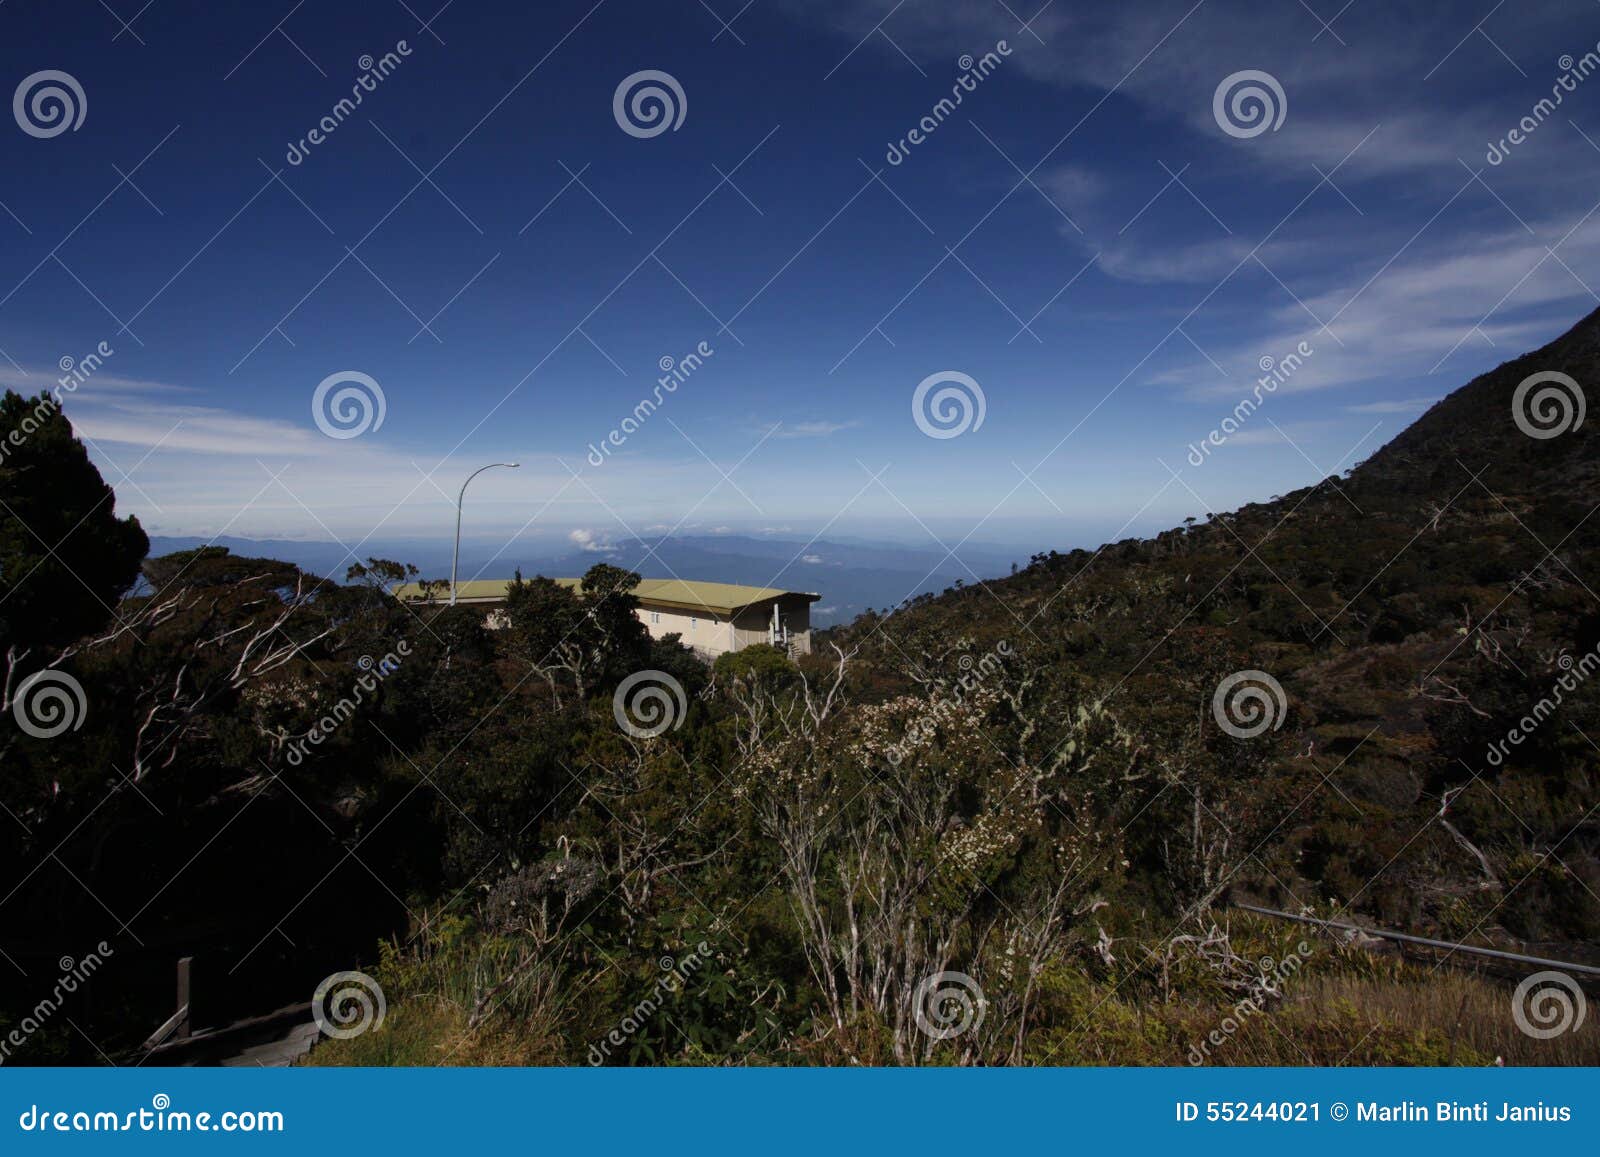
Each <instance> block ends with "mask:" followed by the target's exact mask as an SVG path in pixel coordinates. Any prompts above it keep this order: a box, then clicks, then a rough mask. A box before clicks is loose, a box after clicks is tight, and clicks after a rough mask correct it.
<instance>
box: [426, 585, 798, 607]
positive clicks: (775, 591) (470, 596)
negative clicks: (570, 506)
mask: <svg viewBox="0 0 1600 1157" xmlns="http://www.w3.org/2000/svg"><path fill="white" fill-rule="evenodd" d="M555 581H556V582H558V583H560V584H561V585H562V586H566V587H574V588H576V587H578V586H579V585H580V580H579V579H575V578H560V579H556V580H555ZM510 585H511V580H509V579H474V580H473V581H471V582H464V583H457V584H456V601H457V602H467V603H483V602H499V601H500V600H502V599H504V598H505V597H506V588H507V587H508V586H510ZM394 593H395V597H396V598H399V599H420V598H422V597H423V595H422V588H421V584H419V583H403V584H401V585H400V586H398V587H396V588H395V592H394ZM633 593H634V596H635V597H636V598H637V599H638V600H639V602H640V603H641V604H642V605H645V606H657V607H671V608H674V609H678V610H687V611H694V610H704V611H715V612H720V613H721V614H725V615H727V614H732V613H733V612H735V611H738V610H741V609H743V608H745V607H748V606H752V605H754V604H756V603H764V602H767V601H768V600H771V599H776V598H781V597H783V596H785V595H798V596H800V597H802V598H806V599H810V600H811V601H812V602H816V601H817V600H818V599H820V598H821V597H822V596H821V595H819V594H813V593H811V592H810V591H788V590H782V589H780V588H778V587H751V586H742V585H740V584H738V583H711V582H698V581H693V580H689V579H641V580H640V582H639V585H638V586H637V587H636V588H634V592H633ZM449 594H450V588H449V584H448V583H447V584H445V585H444V588H443V593H442V595H441V597H440V601H441V602H444V601H448V600H449Z"/></svg>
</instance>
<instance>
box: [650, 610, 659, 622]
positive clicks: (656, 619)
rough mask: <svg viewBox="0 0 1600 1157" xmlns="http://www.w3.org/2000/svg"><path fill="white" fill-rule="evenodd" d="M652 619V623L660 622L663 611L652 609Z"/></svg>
mask: <svg viewBox="0 0 1600 1157" xmlns="http://www.w3.org/2000/svg"><path fill="white" fill-rule="evenodd" d="M650 621H651V622H652V623H659V622H660V621H661V612H660V611H651V612H650Z"/></svg>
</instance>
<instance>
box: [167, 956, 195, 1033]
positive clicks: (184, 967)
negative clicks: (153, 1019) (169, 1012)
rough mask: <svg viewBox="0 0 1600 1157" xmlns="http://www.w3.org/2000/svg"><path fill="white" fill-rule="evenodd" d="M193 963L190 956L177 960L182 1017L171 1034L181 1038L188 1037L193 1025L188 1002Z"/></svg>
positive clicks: (179, 1001)
mask: <svg viewBox="0 0 1600 1157" xmlns="http://www.w3.org/2000/svg"><path fill="white" fill-rule="evenodd" d="M193 964H194V957H192V956H185V957H183V958H182V959H181V960H179V961H178V1012H179V1013H180V1014H181V1015H182V1019H180V1020H179V1021H178V1027H177V1028H176V1029H174V1030H173V1034H172V1035H173V1036H175V1037H177V1038H179V1039H182V1040H186V1039H188V1036H189V1032H190V1030H191V1029H192V1028H193V1026H194V1017H193V1014H192V1012H191V1009H190V1004H189V1001H190V997H191V994H192V991H193V990H192V988H191V987H190V983H189V979H190V978H189V971H190V967H191V966H192V965H193Z"/></svg>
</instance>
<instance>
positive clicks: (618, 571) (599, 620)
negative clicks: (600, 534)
mask: <svg viewBox="0 0 1600 1157" xmlns="http://www.w3.org/2000/svg"><path fill="white" fill-rule="evenodd" d="M638 585H639V576H638V575H636V574H634V573H633V572H632V571H627V570H623V569H622V568H621V567H615V566H610V565H608V564H606V563H597V564H596V565H594V566H592V567H590V568H589V571H588V573H587V574H585V575H584V576H583V581H582V583H581V585H580V586H579V587H578V589H577V590H576V591H574V590H572V589H571V588H569V587H566V586H563V585H562V584H561V583H558V582H556V581H555V580H554V579H548V578H545V577H543V576H539V577H536V578H533V579H531V580H528V581H526V582H525V581H523V579H522V576H521V575H520V574H519V575H518V576H517V577H516V579H515V580H514V581H513V582H512V583H511V585H510V586H509V587H508V588H507V589H506V617H507V618H508V619H509V620H510V622H511V631H512V637H513V638H514V639H515V641H516V645H517V649H518V651H519V652H520V656H521V658H522V659H524V660H525V661H526V662H528V663H530V664H532V666H533V669H534V670H535V671H537V672H538V673H539V674H540V675H541V676H542V677H543V678H544V680H545V682H546V683H548V684H549V686H550V691H551V694H552V695H554V696H555V697H556V701H557V702H558V703H559V702H560V698H561V682H562V681H563V679H565V680H566V681H569V682H570V683H571V685H572V689H573V691H574V692H575V694H576V695H577V697H578V698H579V699H580V700H582V699H584V698H587V696H588V694H589V692H590V691H591V690H593V689H594V688H595V687H597V686H600V685H601V684H603V683H605V682H607V681H609V680H611V679H614V678H621V677H622V676H623V675H626V674H628V673H630V672H632V671H636V670H638V669H639V668H640V667H641V666H643V664H644V663H645V661H646V660H647V659H648V657H649V654H650V632H649V631H648V630H646V629H645V625H644V624H643V623H642V622H640V621H639V616H638V613H637V612H638V608H639V600H638V599H637V598H636V597H634V594H633V591H634V588H635V587H637V586H638Z"/></svg>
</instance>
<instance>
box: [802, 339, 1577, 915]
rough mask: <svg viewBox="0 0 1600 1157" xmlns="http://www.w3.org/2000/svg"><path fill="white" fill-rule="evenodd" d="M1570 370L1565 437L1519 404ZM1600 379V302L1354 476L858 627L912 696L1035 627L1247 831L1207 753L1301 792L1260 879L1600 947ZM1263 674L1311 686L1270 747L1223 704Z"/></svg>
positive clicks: (1264, 887)
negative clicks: (1247, 736)
mask: <svg viewBox="0 0 1600 1157" xmlns="http://www.w3.org/2000/svg"><path fill="white" fill-rule="evenodd" d="M1548 371H1556V372H1560V373H1564V374H1566V375H1569V376H1570V377H1571V378H1572V379H1574V380H1575V381H1576V382H1577V383H1579V384H1580V390H1579V392H1578V393H1577V394H1576V395H1574V394H1573V393H1572V392H1571V391H1570V390H1568V389H1566V388H1565V387H1563V386H1562V385H1561V384H1560V383H1552V382H1543V383H1535V384H1533V385H1532V386H1530V387H1529V388H1528V389H1527V390H1525V391H1523V395H1524V396H1523V398H1522V399H1521V408H1522V410H1523V412H1524V414H1525V415H1531V416H1529V417H1527V418H1526V419H1525V424H1527V425H1528V426H1529V427H1530V428H1531V429H1533V430H1534V431H1535V432H1545V431H1551V432H1554V431H1557V430H1564V431H1565V432H1558V433H1554V436H1549V437H1535V436H1532V435H1530V434H1529V433H1526V432H1524V430H1523V429H1522V428H1521V427H1520V426H1519V424H1518V422H1517V421H1516V420H1514V417H1513V400H1514V398H1516V397H1517V394H1518V388H1519V386H1520V385H1521V383H1522V382H1523V381H1524V380H1526V379H1527V378H1529V377H1530V376H1531V375H1535V374H1543V373H1546V372H1548ZM1597 371H1600V313H1596V314H1592V315H1590V316H1589V317H1587V318H1585V319H1584V320H1583V321H1581V322H1580V323H1579V324H1578V325H1577V326H1575V327H1574V328H1573V329H1572V330H1571V331H1570V332H1569V333H1567V334H1565V335H1564V336H1562V337H1561V338H1559V339H1557V340H1556V341H1554V342H1551V343H1550V344H1549V345H1547V346H1545V347H1544V348H1543V349H1540V350H1537V351H1535V352H1533V353H1530V354H1527V355H1525V356H1523V357H1520V358H1517V359H1515V360H1514V361H1511V362H1507V363H1506V364H1504V365H1502V366H1500V367H1499V368H1497V369H1495V370H1494V371H1492V372H1490V373H1487V374H1484V375H1483V376H1481V377H1479V378H1477V379H1475V380H1474V381H1472V382H1471V383H1469V384H1468V385H1466V386H1464V387H1462V388H1461V389H1459V390H1457V391H1455V392H1454V393H1453V394H1451V395H1450V396H1449V397H1447V398H1445V399H1444V400H1443V401H1441V402H1439V403H1438V404H1437V405H1435V406H1434V407H1433V408H1432V409H1430V410H1429V411H1428V412H1427V413H1426V414H1424V415H1423V416H1422V417H1421V418H1420V419H1419V420H1418V421H1417V422H1416V423H1415V424H1413V425H1412V426H1411V427H1410V428H1409V429H1407V430H1406V431H1405V432H1404V433H1402V434H1401V435H1400V436H1399V437H1397V438H1396V439H1394V441H1392V442H1391V443H1389V444H1388V445H1387V446H1385V447H1384V448H1383V449H1382V450H1380V451H1379V452H1377V453H1376V454H1374V455H1373V456H1372V457H1371V458H1370V459H1369V460H1367V461H1366V462H1364V463H1363V464H1361V465H1360V466H1358V467H1357V468H1356V469H1354V470H1353V471H1351V472H1350V473H1349V474H1348V476H1346V477H1344V478H1329V479H1325V480H1323V481H1322V482H1320V483H1318V484H1317V485H1315V486H1312V487H1309V488H1307V489H1304V490H1301V491H1297V492H1295V493H1292V494H1288V495H1284V496H1282V497H1281V498H1275V499H1274V500H1272V501H1270V502H1264V503H1258V504H1251V505H1248V506H1245V507H1243V508H1242V509H1240V510H1238V511H1235V512H1233V513H1230V514H1216V515H1212V516H1210V518H1209V519H1208V521H1207V522H1205V523H1203V524H1196V525H1193V526H1190V527H1187V528H1180V529H1175V530H1171V531H1167V532H1165V533H1163V534H1160V535H1157V536H1156V537H1154V538H1152V539H1143V540H1127V541H1124V542H1119V543H1112V544H1108V545H1106V546H1104V547H1102V548H1100V549H1099V550H1098V551H1094V552H1089V551H1074V552H1071V553H1069V554H1058V553H1055V552H1050V553H1048V554H1043V555H1038V556H1035V558H1034V559H1033V560H1032V563H1031V565H1029V566H1028V567H1027V568H1026V569H1025V570H1023V571H1022V572H1021V573H1019V574H1017V575H1015V576H1013V577H1012V578H1010V579H1005V580H999V581H996V582H992V583H987V584H983V585H982V586H980V587H961V588H957V589H953V590H950V591H947V592H945V593H944V594H943V595H942V596H939V597H936V598H934V597H929V598H923V599H919V600H916V601H914V602H913V603H911V604H909V605H908V606H907V607H905V608H904V609H902V610H901V611H900V612H899V613H897V614H894V615H892V616H890V617H888V618H877V617H868V618H864V619H862V620H859V621H858V622H857V623H855V624H853V625H852V626H851V627H849V628H847V629H845V630H841V631H839V632H837V633H836V635H835V638H834V640H833V641H835V642H837V643H838V644H839V645H841V646H844V647H850V646H859V647H861V649H862V653H863V654H865V655H870V656H871V661H872V664H873V666H874V668H875V670H876V671H877V672H878V674H879V678H880V680H881V684H882V685H881V687H880V690H881V691H883V692H885V693H887V692H888V691H891V690H903V689H907V688H911V687H913V686H915V685H916V683H917V682H918V680H919V678H920V677H921V676H922V675H924V674H925V673H926V672H927V671H928V670H930V669H932V670H937V669H938V668H939V653H940V651H941V649H943V648H946V647H948V645H949V644H948V642H946V641H947V640H955V639H962V638H966V639H970V640H972V643H971V646H972V648H973V649H974V650H976V651H983V650H987V649H988V648H990V647H992V646H993V645H994V644H995V643H996V642H997V641H998V640H1001V639H1005V640H1008V641H1009V642H1010V644H1011V645H1012V646H1013V647H1014V648H1015V649H1016V651H1017V652H1018V653H1019V654H1020V655H1021V656H1022V658H1023V659H1024V660H1025V661H1032V662H1044V663H1047V664H1048V665H1049V668H1050V670H1051V671H1052V672H1053V673H1054V677H1057V678H1061V679H1086V680H1087V681H1088V683H1089V685H1090V686H1091V687H1092V688H1093V694H1094V695H1095V696H1096V697H1097V698H1098V700H1099V701H1100V702H1101V703H1103V704H1104V705H1105V707H1106V708H1107V709H1108V710H1110V711H1112V712H1114V713H1115V714H1116V716H1117V718H1118V719H1119V721H1120V723H1121V725H1122V726H1123V727H1124V728H1126V729H1127V730H1128V731H1130V732H1132V733H1134V734H1136V735H1140V736H1141V737H1143V738H1144V741H1145V743H1146V745H1147V747H1148V749H1149V753H1150V754H1151V755H1152V756H1153V757H1154V758H1156V759H1157V760H1158V761H1160V762H1162V763H1163V764H1165V765H1166V766H1167V767H1169V768H1170V769H1171V774H1172V777H1173V782H1174V783H1175V784H1177V785H1180V790H1179V792H1178V794H1180V795H1181V794H1182V792H1181V787H1182V786H1194V787H1196V792H1195V793H1194V799H1192V800H1185V801H1184V802H1185V803H1187V804H1189V805H1190V807H1191V808H1204V809H1211V810H1213V811H1216V812H1217V813H1218V814H1215V815H1213V816H1212V817H1211V819H1212V820H1213V821H1215V822H1216V823H1217V824H1218V825H1219V826H1220V828H1221V829H1223V830H1224V831H1227V832H1233V833H1234V834H1236V835H1244V833H1245V829H1247V828H1249V827H1250V824H1249V822H1248V821H1241V820H1240V819H1238V818H1236V817H1235V816H1234V815H1230V814H1229V813H1228V812H1226V811H1224V810H1222V808H1221V807H1220V805H1217V804H1215V803H1214V802H1213V801H1212V800H1211V798H1210V797H1207V796H1205V795H1204V792H1202V791H1199V790H1198V787H1197V784H1196V780H1197V778H1200V777H1203V775H1204V772H1203V771H1202V770H1201V769H1202V765H1203V764H1204V762H1205V760H1204V758H1202V755H1201V753H1203V752H1210V753H1211V755H1212V756H1214V757H1220V759H1221V761H1222V762H1221V768H1222V770H1221V774H1223V775H1224V776H1227V775H1229V774H1233V775H1235V776H1238V777H1242V776H1249V777H1251V779H1252V780H1254V784H1253V786H1252V789H1251V791H1250V792H1248V793H1246V796H1247V800H1245V801H1240V802H1241V804H1242V803H1243V802H1247V801H1248V799H1253V800H1255V801H1256V802H1260V801H1263V800H1267V799H1269V798H1270V799H1276V798H1277V797H1278V796H1279V794H1280V793H1286V794H1285V798H1287V801H1288V802H1287V805H1286V806H1285V807H1284V809H1283V810H1282V811H1281V812H1279V813H1277V814H1272V815H1270V816H1269V817H1267V818H1268V819H1269V820H1270V821H1271V822H1269V823H1267V824H1266V825H1265V828H1264V829H1263V834H1261V835H1260V836H1259V837H1258V838H1259V844H1260V846H1259V847H1254V841H1252V844H1251V845H1250V846H1252V847H1254V852H1253V854H1252V855H1251V856H1250V857H1248V858H1247V859H1246V860H1245V862H1243V863H1242V864H1240V865H1238V866H1237V868H1236V870H1233V871H1232V872H1230V873H1229V878H1228V880H1227V882H1226V887H1227V889H1228V890H1230V891H1232V892H1233V893H1234V894H1240V893H1244V892H1249V893H1251V894H1254V895H1257V896H1262V897H1267V898H1269V899H1271V900H1273V901H1276V902H1278V903H1281V904H1284V905H1286V906H1290V907H1294V906H1296V905H1298V904H1301V903H1307V904H1321V903H1325V902H1331V903H1333V904H1335V905H1349V906H1351V907H1352V908H1353V909H1355V910H1357V911H1361V912H1364V913H1366V914H1368V915H1370V916H1373V917H1376V918H1378V919H1381V920H1384V921H1387V922H1389V923H1391V924H1398V925H1404V926H1407V927H1413V928H1432V929H1444V930H1446V931H1449V932H1452V933H1458V934H1462V935H1467V934H1474V935H1477V936H1479V937H1483V936H1487V935H1491V934H1503V935H1508V936H1509V937H1512V938H1516V939H1521V940H1526V941H1564V942H1578V941H1587V942H1590V944H1591V945H1592V944H1593V942H1594V941H1595V940H1596V938H1597V937H1600V901H1597V899H1596V896H1597V894H1600V861H1597V858H1596V849H1597V845H1600V824H1597V822H1596V818H1595V812H1594V808H1595V805H1596V803H1597V801H1600V789H1597V777H1596V771H1597V767H1600V748H1597V747H1596V746H1595V744H1594V743H1593V742H1591V739H1592V737H1596V736H1600V694H1597V691H1596V688H1594V687H1592V686H1590V685H1589V683H1588V682H1587V679H1588V676H1589V674H1590V672H1591V670H1592V669H1593V667H1594V665H1595V663H1596V659H1597V657H1596V656H1595V655H1593V654H1591V652H1592V651H1593V650H1594V648H1595V647H1596V645H1597V643H1600V617H1597V614H1596V612H1597V604H1596V597H1595V595H1594V593H1593V590H1592V589H1591V588H1592V587H1593V586H1594V583H1595V576H1596V575H1597V573H1600V571H1597V567H1596V565H1595V564H1596V562H1597V561H1600V554H1597V549H1600V519H1595V518H1591V517H1590V516H1591V515H1592V513H1593V512H1594V510H1595V509H1596V507H1597V504H1600V442H1597V440H1596V436H1595V426H1594V423H1593V422H1592V421H1585V422H1583V423H1582V424H1581V425H1579V426H1576V427H1575V428H1570V429H1568V428H1567V427H1571V426H1572V422H1573V421H1575V420H1576V417H1577V414H1578V413H1581V406H1582V392H1581V386H1582V385H1583V384H1585V383H1593V382H1595V381H1597V380H1600V372H1597ZM1546 389H1555V390H1558V391H1560V392H1561V394H1562V395H1563V396H1564V397H1565V398H1566V399H1567V402H1568V408H1567V409H1565V410H1563V409H1562V408H1561V406H1560V405H1559V404H1558V399H1556V398H1555V397H1554V396H1553V395H1552V396H1549V397H1545V398H1543V399H1541V397H1540V394H1541V391H1543V390H1546ZM1243 670H1259V671H1264V672H1266V673H1268V674H1270V675H1271V676H1273V677H1274V678H1275V679H1276V680H1278V681H1279V682H1280V683H1281V685H1282V687H1283V688H1284V691H1285V694H1286V698H1287V710H1286V712H1285V713H1284V716H1283V719H1282V722H1281V726H1280V729H1279V730H1277V731H1271V730H1268V731H1266V732H1265V733H1264V734H1262V735H1261V736H1259V737H1258V738H1255V739H1252V740H1240V739H1235V738H1232V737H1231V736H1228V735H1226V734H1224V733H1223V732H1222V731H1221V730H1220V729H1219V727H1218V724H1217V721H1216V719H1215V718H1214V717H1213V712H1212V710H1211V701H1212V696H1213V693H1214V691H1215V689H1216V687H1217V685H1218V684H1219V682H1220V681H1221V680H1222V679H1223V678H1224V677H1225V676H1227V675H1229V674H1230V673H1232V672H1235V671H1243ZM1563 681H1564V682H1565V683H1566V684H1570V686H1565V685H1563ZM1541 701H1543V703H1542V704H1541ZM1525 716H1526V717H1527V718H1526V720H1525V719H1524V717H1525ZM1529 724H1531V726H1528V725H1529ZM1514 728H1515V729H1516V732H1515V734H1517V735H1519V736H1520V738H1515V739H1512V738H1508V737H1509V736H1511V735H1513V729H1514ZM1264 748H1265V749H1267V750H1264ZM1230 768H1231V769H1232V771H1231V773H1230V771H1229V770H1228V769H1230ZM1263 806H1265V805H1263ZM1182 810H1183V809H1181V808H1180V809H1179V811H1180V812H1181V811H1182ZM1268 810H1269V811H1270V807H1269V808H1268ZM1197 814H1198V813H1197ZM1240 815H1241V816H1242V815H1243V812H1242V811H1241V813H1240ZM1174 822H1176V820H1175V821H1174ZM1274 825H1276V826H1274ZM1266 829H1270V831H1268V830H1266ZM1158 886H1159V885H1157V884H1155V883H1152V887H1158Z"/></svg>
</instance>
